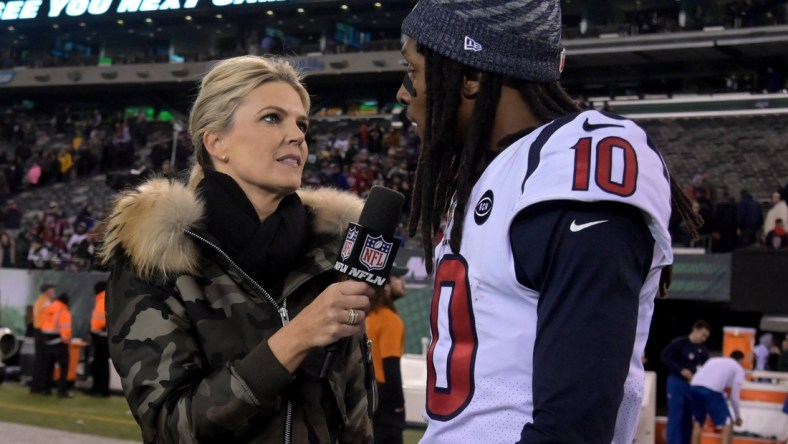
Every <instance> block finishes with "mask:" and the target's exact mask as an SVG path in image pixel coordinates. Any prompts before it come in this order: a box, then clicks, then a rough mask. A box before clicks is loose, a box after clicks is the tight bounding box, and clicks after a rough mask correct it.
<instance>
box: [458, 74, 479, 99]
mask: <svg viewBox="0 0 788 444" xmlns="http://www.w3.org/2000/svg"><path fill="white" fill-rule="evenodd" d="M481 78H482V73H481V72H480V71H476V70H471V69H467V70H465V72H464V73H463V75H462V87H461V88H460V89H461V91H460V92H461V93H462V97H463V98H465V99H471V100H473V99H475V98H476V95H477V94H478V93H479V83H480V82H481Z"/></svg>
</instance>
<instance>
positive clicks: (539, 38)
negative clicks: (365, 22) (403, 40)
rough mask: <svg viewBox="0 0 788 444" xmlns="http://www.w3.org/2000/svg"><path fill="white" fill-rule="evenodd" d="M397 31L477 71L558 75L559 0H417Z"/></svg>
mask: <svg viewBox="0 0 788 444" xmlns="http://www.w3.org/2000/svg"><path fill="white" fill-rule="evenodd" d="M402 32H403V34H405V35H407V36H409V37H411V38H413V39H415V40H416V41H417V42H419V43H421V44H423V45H425V46H427V47H428V48H430V49H432V50H433V51H435V52H437V53H439V54H442V55H444V56H446V57H448V58H450V59H452V60H455V61H457V62H460V63H462V64H464V65H468V66H470V67H473V68H476V69H479V70H482V71H487V72H492V73H497V74H502V75H505V76H509V77H514V78H518V79H523V80H529V81H532V82H554V81H556V80H558V78H559V77H560V74H561V72H560V69H561V64H562V63H561V51H562V47H561V4H560V0H464V1H457V0H419V2H418V3H417V4H416V6H415V7H414V8H413V11H411V13H410V14H409V15H408V16H407V17H406V18H405V20H404V21H403V23H402Z"/></svg>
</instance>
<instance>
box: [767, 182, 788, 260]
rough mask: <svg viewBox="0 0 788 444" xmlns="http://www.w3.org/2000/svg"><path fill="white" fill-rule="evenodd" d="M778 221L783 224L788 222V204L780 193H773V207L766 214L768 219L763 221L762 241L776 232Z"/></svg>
mask: <svg viewBox="0 0 788 444" xmlns="http://www.w3.org/2000/svg"><path fill="white" fill-rule="evenodd" d="M778 220H782V221H783V222H784V221H787V220H788V204H786V203H785V201H784V200H783V198H782V195H780V192H779V191H775V192H774V193H772V207H771V208H769V211H767V212H766V218H765V219H764V221H763V229H761V236H762V237H761V240H763V241H765V239H766V235H767V234H769V233H770V232H771V231H772V230H774V227H775V226H776V225H777V221H778ZM767 246H768V245H767Z"/></svg>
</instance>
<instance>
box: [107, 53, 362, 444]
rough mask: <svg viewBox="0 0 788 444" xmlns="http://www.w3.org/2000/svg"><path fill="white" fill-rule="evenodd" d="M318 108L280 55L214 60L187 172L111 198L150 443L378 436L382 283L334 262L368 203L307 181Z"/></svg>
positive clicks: (111, 319) (130, 342)
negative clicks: (376, 334) (329, 352)
mask: <svg viewBox="0 0 788 444" xmlns="http://www.w3.org/2000/svg"><path fill="white" fill-rule="evenodd" d="M309 106H310V100H309V96H308V94H307V92H306V90H305V89H304V87H303V85H302V83H301V79H300V77H299V75H298V73H297V72H296V71H294V69H293V68H292V67H291V66H290V65H289V64H287V63H286V62H284V61H279V60H273V59H267V58H262V57H256V56H243V57H237V58H233V59H228V60H225V61H223V62H221V63H219V64H217V65H216V66H215V67H214V68H213V69H212V70H211V71H210V72H209V73H208V74H207V75H206V76H205V77H204V79H203V80H202V84H201V87H200V92H199V95H198V96H197V98H196V101H195V103H194V106H193V108H192V112H191V116H190V132H191V136H192V142H193V144H194V147H195V157H196V162H195V165H194V167H193V169H192V172H191V177H190V180H189V184H188V185H187V186H184V185H181V184H179V183H176V182H171V181H168V180H165V179H152V180H150V181H148V182H146V183H144V184H142V185H140V186H139V187H137V188H136V189H135V190H133V191H129V192H127V193H125V194H124V195H123V196H121V197H120V198H119V199H118V200H117V202H116V204H115V207H114V210H113V212H112V215H111V216H110V218H109V220H108V226H107V235H106V239H105V246H104V250H103V252H102V255H103V260H104V263H105V264H106V265H107V266H109V267H110V269H111V275H110V278H109V282H108V289H107V299H106V309H107V324H108V334H109V346H110V355H111V357H112V361H113V363H114V365H115V368H116V369H117V370H118V373H119V374H120V376H121V379H122V384H123V390H124V392H125V394H126V398H127V399H128V402H129V405H130V406H131V410H132V412H133V414H134V416H135V418H136V419H137V422H138V423H139V424H140V426H141V428H142V434H143V438H144V441H145V442H149V443H152V442H178V443H188V442H256V443H258V442H264V443H268V442H271V443H274V442H276V443H278V442H293V443H305V442H320V443H333V442H342V443H352V442H367V441H368V440H369V439H370V437H371V425H370V424H371V422H370V418H369V411H370V409H368V406H369V405H371V404H369V402H372V401H371V396H372V395H371V393H372V390H371V388H372V386H371V383H370V381H371V377H372V376H371V373H370V372H371V365H370V363H369V361H368V359H367V356H368V354H369V353H368V350H367V343H366V340H365V338H364V336H363V333H362V326H363V321H364V319H365V316H366V313H367V311H368V309H369V296H371V295H372V294H373V291H372V289H371V288H369V287H368V286H367V285H366V284H363V283H360V282H341V283H337V282H336V279H337V276H336V274H335V273H334V272H333V271H332V266H333V262H334V260H335V258H336V255H337V250H338V246H339V244H340V240H341V237H342V235H343V232H344V230H345V228H346V226H347V224H348V222H350V221H354V220H355V219H357V217H358V215H359V213H360V210H361V202H360V201H359V200H358V199H357V198H355V197H353V196H351V195H349V194H345V193H341V192H338V191H335V190H301V189H299V188H300V185H301V173H302V171H303V168H304V163H305V161H306V156H307V146H306V142H305V140H304V138H305V133H306V131H307V127H308V125H309V122H308V111H309ZM342 338H350V340H349V341H348V342H347V347H346V348H345V349H344V350H343V353H342V354H341V358H340V357H338V359H337V360H336V362H335V363H334V366H333V370H332V372H331V373H330V375H329V376H328V378H327V379H320V378H319V377H318V375H319V373H320V369H321V365H322V364H323V361H324V356H325V350H324V348H325V346H326V345H328V344H331V343H334V342H336V341H337V340H339V339H342ZM368 397H370V399H369V400H368Z"/></svg>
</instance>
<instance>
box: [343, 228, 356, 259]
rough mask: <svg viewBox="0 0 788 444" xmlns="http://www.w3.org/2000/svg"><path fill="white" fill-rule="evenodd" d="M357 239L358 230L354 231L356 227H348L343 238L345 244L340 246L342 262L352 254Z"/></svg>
mask: <svg viewBox="0 0 788 444" xmlns="http://www.w3.org/2000/svg"><path fill="white" fill-rule="evenodd" d="M357 237H358V230H356V227H350V229H349V230H347V236H345V243H344V244H342V251H341V252H340V255H341V256H342V260H343V261H346V260H347V258H349V257H350V253H352V252H353V245H355V244H356V238H357Z"/></svg>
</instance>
